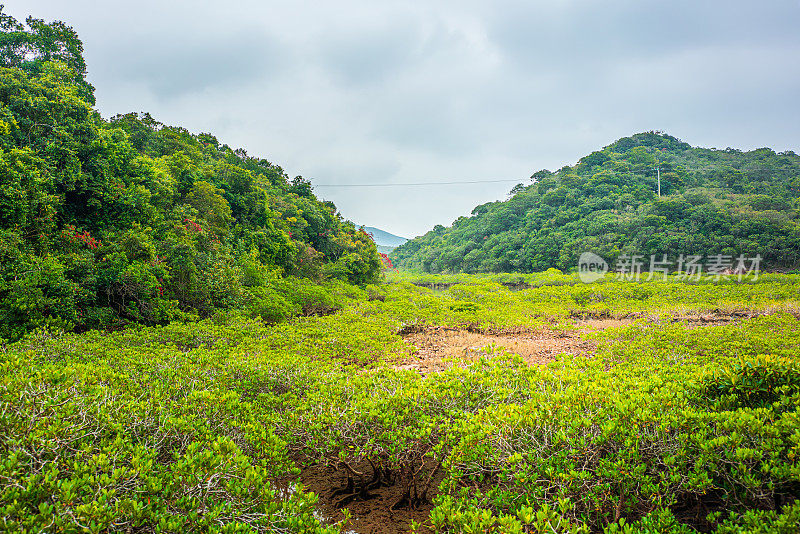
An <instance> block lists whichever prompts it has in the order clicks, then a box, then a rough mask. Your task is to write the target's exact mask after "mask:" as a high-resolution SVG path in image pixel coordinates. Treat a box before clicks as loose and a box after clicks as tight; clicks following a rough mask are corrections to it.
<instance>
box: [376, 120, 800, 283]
mask: <svg viewBox="0 0 800 534" xmlns="http://www.w3.org/2000/svg"><path fill="white" fill-rule="evenodd" d="M657 168H658V169H660V177H661V194H662V196H661V197H658V195H657V189H658V184H657V180H658V172H657V170H656V169H657ZM531 180H532V182H533V183H532V184H531V185H527V186H526V185H523V184H520V185H518V186H516V187H515V188H514V189H513V190H512V191H511V194H512V195H513V196H512V197H511V198H509V199H508V200H506V201H504V202H500V201H498V202H490V203H487V204H483V205H480V206H477V207H476V208H475V209H474V210H473V211H472V215H471V216H470V217H460V218H459V219H458V220H456V221H455V222H454V223H453V224H452V226H450V227H448V228H445V227H443V226H436V227H435V228H434V229H433V230H431V231H430V232H428V233H427V234H425V235H424V236H421V237H418V238H416V239H413V240H411V241H409V242H408V243H406V244H404V245H402V246H400V247H398V248H397V249H395V250H394V252H393V253H392V256H391V257H392V260H393V261H394V263H395V264H396V265H399V266H400V267H403V268H412V269H419V270H423V271H427V272H510V271H515V272H533V271H542V270H545V269H548V268H551V267H554V268H558V269H562V270H566V269H570V268H574V267H575V266H576V265H577V261H578V257H579V255H580V254H581V253H582V252H584V251H592V252H595V253H596V254H599V255H601V256H602V257H604V258H606V259H608V260H610V261H614V260H615V259H616V258H618V257H620V256H621V255H623V254H628V255H633V254H638V255H643V256H644V257H645V258H648V257H649V256H650V255H651V254H657V255H662V254H667V255H668V256H669V257H672V258H677V257H678V256H679V255H680V254H684V255H701V256H705V257H708V256H710V255H717V254H723V255H730V256H733V257H736V256H737V255H739V254H744V255H746V256H748V257H754V256H755V255H757V254H760V255H761V256H762V257H763V264H762V265H764V266H766V267H768V268H773V269H786V268H796V267H797V266H798V262H800V227H798V211H797V208H798V197H800V156H798V155H797V154H795V153H794V152H791V151H789V152H781V153H775V152H774V151H772V150H770V149H769V148H760V149H757V150H752V151H749V152H742V151H740V150H736V149H732V148H727V149H725V150H717V149H708V148H697V147H692V146H690V145H689V144H687V143H684V142H682V141H680V140H678V139H676V138H675V137H672V136H669V135H666V134H662V133H658V132H647V133H640V134H636V135H633V136H631V137H626V138H623V139H620V140H618V141H616V142H615V143H612V144H611V145H609V146H607V147H605V148H603V149H602V150H598V151H596V152H593V153H591V154H589V155H588V156H586V157H584V158H582V159H581V160H580V161H579V162H578V163H577V164H576V165H573V166H566V167H563V168H562V169H560V170H558V171H556V172H550V171H547V170H542V171H539V172H536V173H535V174H534V175H533V176H532V177H531Z"/></svg>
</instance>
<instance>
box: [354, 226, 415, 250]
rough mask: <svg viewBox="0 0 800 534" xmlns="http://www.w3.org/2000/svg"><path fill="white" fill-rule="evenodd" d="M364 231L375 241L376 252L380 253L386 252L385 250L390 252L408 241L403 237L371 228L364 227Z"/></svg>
mask: <svg viewBox="0 0 800 534" xmlns="http://www.w3.org/2000/svg"><path fill="white" fill-rule="evenodd" d="M364 230H366V232H367V233H368V234H371V235H372V240H373V241H375V244H376V245H378V250H380V251H381V252H386V250H385V249H388V250H392V249H394V248H395V247H399V246H400V245H402V244H403V243H405V242H406V241H408V239H406V238H405V237H400V236H398V235H394V234H390V233H389V232H387V231H385V230H381V229H380V228H375V227H373V226H365V227H364ZM382 249H383V250H382Z"/></svg>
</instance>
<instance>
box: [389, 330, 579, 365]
mask: <svg viewBox="0 0 800 534" xmlns="http://www.w3.org/2000/svg"><path fill="white" fill-rule="evenodd" d="M403 337H404V339H405V341H406V343H409V344H410V345H412V346H413V347H414V350H413V353H412V355H411V356H410V357H408V358H405V359H404V360H402V361H400V362H398V363H397V365H395V368H396V369H413V370H416V371H419V372H420V373H422V374H423V375H424V374H428V373H435V372H439V371H443V370H445V369H447V368H449V367H451V366H453V365H458V362H459V361H463V362H470V361H474V360H477V359H478V358H480V357H481V356H482V355H485V354H486V351H485V350H484V349H485V348H486V347H489V346H493V347H497V348H503V349H505V350H507V351H509V352H511V353H513V354H518V355H519V356H521V357H522V359H523V360H525V361H526V362H527V363H528V364H529V365H542V364H546V363H547V362H550V361H553V360H554V359H555V357H556V356H557V355H558V354H562V353H567V354H576V355H579V354H586V355H589V354H593V353H594V350H595V344H594V343H593V342H592V341H588V340H585V339H583V338H582V337H581V336H580V335H579V333H577V332H567V331H557V330H527V329H499V330H478V329H471V328H449V327H443V326H428V327H422V328H420V329H417V330H415V331H414V332H411V333H407V334H405V335H404V336H403Z"/></svg>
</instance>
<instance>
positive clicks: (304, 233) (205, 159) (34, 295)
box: [0, 7, 381, 339]
mask: <svg viewBox="0 0 800 534" xmlns="http://www.w3.org/2000/svg"><path fill="white" fill-rule="evenodd" d="M82 54H83V47H82V44H81V42H80V40H79V38H78V36H77V35H76V34H75V32H74V31H73V30H72V29H71V28H69V27H68V26H66V25H64V24H63V23H61V22H54V23H50V24H47V23H45V22H44V21H41V20H37V19H33V18H29V19H28V20H27V21H26V24H22V23H20V22H18V21H17V20H15V19H13V18H12V17H10V16H8V15H6V14H4V13H2V8H1V7H0V338H6V339H16V338H18V337H20V336H21V335H23V334H24V333H26V332H28V331H30V330H32V329H34V328H37V327H41V326H47V327H52V328H59V329H66V330H72V329H76V330H85V329H90V328H108V327H119V326H123V325H125V324H128V323H131V322H138V323H144V324H160V323H166V322H169V321H170V320H173V319H192V318H194V317H205V316H209V315H212V314H213V313H215V312H217V311H218V310H226V309H244V310H247V311H248V312H249V313H251V314H255V315H261V316H262V317H263V318H265V319H268V320H277V319H280V318H282V317H286V316H288V315H291V314H293V313H298V312H300V311H302V308H304V307H305V308H306V309H307V310H308V309H312V310H313V309H320V308H325V307H326V306H327V305H328V304H329V302H327V301H328V300H329V298H328V296H327V294H326V292H325V291H324V290H323V289H321V287H320V286H319V285H317V284H319V283H323V282H326V281H331V280H333V281H336V280H339V281H343V282H348V283H354V284H363V283H368V282H371V281H374V280H375V279H376V277H377V275H378V273H379V271H380V266H381V263H380V259H379V257H378V254H377V251H376V249H375V245H374V243H373V242H372V241H371V240H370V238H369V237H368V236H367V234H366V233H364V232H363V231H362V230H359V229H357V228H356V227H355V226H354V225H353V224H352V223H350V222H348V221H345V220H343V219H342V217H341V215H340V214H339V213H338V212H337V210H336V207H335V206H334V205H333V204H332V203H330V202H321V201H320V200H318V199H317V198H316V197H315V196H314V194H313V192H312V188H311V184H310V182H308V181H307V180H304V179H303V178H302V177H297V178H295V179H293V180H289V179H288V176H287V175H286V173H285V172H284V171H283V169H281V168H280V167H279V166H277V165H274V164H272V163H270V162H269V161H267V160H264V159H259V158H255V157H251V156H248V155H247V153H246V152H245V151H244V150H241V149H239V150H234V149H231V148H230V147H229V146H227V145H224V144H221V143H220V142H219V141H218V140H217V139H216V138H215V137H214V136H212V135H210V134H200V135H193V134H191V133H189V132H188V131H187V130H185V129H183V128H178V127H170V126H166V125H163V124H161V123H159V122H158V121H156V120H154V119H153V118H152V117H151V116H150V115H149V114H143V115H139V114H136V113H131V114H127V115H118V116H116V117H113V118H112V119H110V120H104V119H103V118H102V117H101V116H100V115H99V113H98V112H97V111H96V110H95V109H94V108H93V106H94V96H93V93H94V88H93V87H92V86H91V85H90V84H89V83H88V82H87V81H86V79H85V75H86V64H85V62H84V60H83V57H82Z"/></svg>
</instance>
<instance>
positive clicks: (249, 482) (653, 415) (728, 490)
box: [0, 272, 800, 533]
mask: <svg viewBox="0 0 800 534" xmlns="http://www.w3.org/2000/svg"><path fill="white" fill-rule="evenodd" d="M409 280H412V281H413V282H416V283H420V284H421V283H429V282H430V279H427V280H417V279H414V278H413V277H411V276H408V275H404V276H398V277H397V278H396V279H394V280H391V281H390V282H389V283H386V284H382V285H373V286H365V287H363V288H358V287H355V286H348V285H344V284H342V285H339V286H336V287H335V288H330V289H329V297H330V298H331V299H332V300H334V301H336V302H337V303H338V306H339V307H340V308H341V309H340V311H338V312H337V313H334V314H329V315H317V316H308V317H297V318H295V319H292V320H291V321H289V322H284V323H279V324H272V325H270V324H265V323H264V322H263V321H261V320H253V319H250V318H248V317H247V316H246V315H237V314H232V313H226V314H217V315H215V316H214V317H212V318H210V319H207V320H204V321H200V322H197V323H187V324H181V323H174V324H171V325H168V326H154V327H138V328H131V329H128V330H126V331H122V332H116V333H113V334H111V335H104V334H102V333H100V332H97V331H93V332H87V333H84V334H71V333H70V334H66V333H59V332H56V331H53V330H48V329H39V330H36V331H35V332H33V333H31V334H29V335H27V336H26V337H25V338H24V339H22V340H21V341H19V342H17V343H14V344H11V345H7V346H5V347H4V349H3V351H2V354H1V356H0V366H2V372H0V398H1V399H2V406H3V410H2V414H0V426H2V432H0V443H2V445H1V446H0V447H1V449H0V450H2V451H3V453H2V461H1V462H0V510H1V511H2V512H1V513H0V517H2V525H3V529H4V530H7V531H16V532H40V531H63V532H84V531H94V532H111V531H119V532H140V531H154V532H191V531H195V532H200V531H206V530H211V531H217V532H248V531H263V532H268V531H275V532H339V531H347V530H350V529H356V531H362V532H366V531H368V528H373V527H374V526H375V525H374V524H371V523H370V522H369V521H370V516H371V514H378V513H380V514H384V515H383V516H382V517H388V518H390V519H388V520H382V522H381V523H380V528H381V530H382V531H386V532H391V531H397V532H403V531H408V530H410V529H416V530H417V531H418V532H422V531H436V532H464V533H466V532H554V531H555V532H599V531H605V532H694V531H698V530H699V531H714V532H719V533H732V532H767V531H770V532H792V531H793V529H795V528H796V524H797V522H798V520H800V503H798V501H796V496H797V495H798V492H800V465H799V464H798V455H800V419H798V414H799V413H800V412H798V406H800V367H798V363H797V347H798V346H799V344H800V329H798V324H799V323H798V316H799V315H800V314H799V313H798V312H799V311H800V308H799V307H798V306H799V305H800V277H797V276H790V275H768V276H764V277H762V278H761V279H760V280H758V281H755V282H753V281H749V282H746V283H744V282H743V283H738V282H736V281H728V282H725V281H721V282H717V283H704V284H689V283H687V282H678V281H674V280H670V281H666V282H649V283H639V284H637V283H632V282H617V281H614V280H613V279H612V278H611V277H608V278H607V279H604V280H602V281H600V282H599V283H596V284H592V285H584V284H580V283H577V280H576V279H575V278H574V277H571V276H569V275H562V274H560V273H558V272H550V273H547V274H542V275H531V276H528V277H526V278H525V280H526V282H527V283H528V285H529V286H530V287H528V288H525V289H522V290H514V289H509V288H507V287H505V286H504V285H502V283H500V282H502V281H507V279H506V278H504V277H491V276H484V277H474V278H469V277H465V276H459V277H457V278H454V279H447V278H446V277H439V278H438V279H437V281H438V283H441V284H444V283H454V285H450V286H449V287H448V288H447V289H445V290H438V289H437V290H432V289H429V288H426V287H419V286H417V285H414V284H412V283H411V282H410V281H409ZM456 282H457V283H456ZM593 317H596V318H597V317H599V318H616V319H620V321H618V322H617V324H619V325H621V326H616V327H613V328H606V329H599V328H591V327H589V326H586V325H591V323H587V322H586V318H593ZM621 319H625V321H624V322H623V321H621ZM432 325H446V326H448V327H450V328H462V329H469V330H472V331H483V332H491V331H492V330H493V329H494V330H498V329H515V331H516V332H523V331H536V332H540V333H548V332H549V335H552V336H556V337H557V336H561V335H565V334H566V333H569V334H570V335H578V336H581V337H582V338H584V339H587V340H590V341H591V343H592V345H593V346H594V347H596V349H595V350H594V351H593V353H592V354H588V355H587V354H567V353H563V354H560V355H557V356H555V357H553V358H552V359H551V360H550V361H549V363H546V364H542V365H529V364H527V363H525V362H524V361H523V360H522V359H521V358H520V357H519V356H517V355H515V354H514V353H513V352H511V351H508V350H506V349H504V348H503V347H501V346H497V345H493V344H490V345H488V346H486V347H478V348H476V350H477V354H471V355H470V357H469V358H466V357H465V358H463V359H459V358H454V359H452V360H451V361H449V362H448V365H447V366H446V367H445V368H444V369H442V370H440V371H437V372H432V373H428V374H425V375H423V374H420V373H419V372H417V371H415V370H413V369H408V368H407V367H404V366H402V365H398V364H399V363H400V362H403V361H409V360H413V359H414V358H416V356H415V354H416V353H417V350H416V348H415V347H414V346H413V345H411V344H410V343H407V342H406V341H405V340H404V335H405V333H408V332H415V331H417V332H418V331H420V330H421V329H423V328H425V327H428V326H432ZM325 470H327V471H325ZM323 471H324V472H327V473H332V475H331V476H330V477H329V478H328V479H326V481H325V484H326V485H323V486H320V481H315V480H314V479H313V477H314V476H315V475H314V473H317V474H318V475H319V474H320V473H323ZM320 476H321V475H320ZM304 484H305V485H304ZM307 486H314V487H315V488H319V489H317V490H316V493H312V492H311V491H310V490H308V489H307ZM287 488H290V491H287ZM385 488H392V489H393V492H394V493H392V495H393V497H392V499H391V500H390V499H388V498H387V497H386V496H387V495H389V494H388V492H387V490H386V489H385ZM337 508H348V509H350V510H351V511H350V513H345V514H342V513H338V512H336V510H337ZM414 514H416V515H414Z"/></svg>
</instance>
